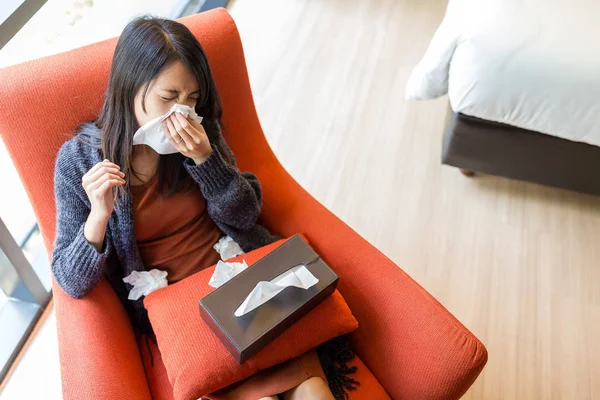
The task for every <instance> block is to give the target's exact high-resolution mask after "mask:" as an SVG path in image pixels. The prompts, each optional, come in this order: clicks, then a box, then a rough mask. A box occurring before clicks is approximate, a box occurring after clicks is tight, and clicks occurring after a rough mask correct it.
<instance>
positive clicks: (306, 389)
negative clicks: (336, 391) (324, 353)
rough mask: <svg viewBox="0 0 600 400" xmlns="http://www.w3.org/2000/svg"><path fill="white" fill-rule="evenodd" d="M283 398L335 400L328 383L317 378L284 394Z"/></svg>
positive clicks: (290, 399)
mask: <svg viewBox="0 0 600 400" xmlns="http://www.w3.org/2000/svg"><path fill="white" fill-rule="evenodd" d="M282 396H283V400H334V397H333V395H332V394H331V391H330V390H329V386H328V385H327V382H325V381H324V380H323V379H321V378H319V377H316V376H315V377H312V378H309V379H307V380H305V381H304V382H302V383H301V384H299V385H298V386H296V387H295V388H292V389H290V390H288V391H287V392H284V393H282Z"/></svg>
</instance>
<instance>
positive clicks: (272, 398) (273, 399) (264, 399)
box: [258, 396, 279, 400]
mask: <svg viewBox="0 0 600 400" xmlns="http://www.w3.org/2000/svg"><path fill="white" fill-rule="evenodd" d="M258 400H279V397H278V396H268V397H261V398H260V399H258Z"/></svg>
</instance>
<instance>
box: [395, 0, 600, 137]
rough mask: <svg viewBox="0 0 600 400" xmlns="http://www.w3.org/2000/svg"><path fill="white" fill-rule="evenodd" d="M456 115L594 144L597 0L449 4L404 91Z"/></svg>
mask: <svg viewBox="0 0 600 400" xmlns="http://www.w3.org/2000/svg"><path fill="white" fill-rule="evenodd" d="M446 93H448V95H449V99H450V104H451V106H452V109H453V110H454V111H455V112H461V113H463V114H466V115H470V116H474V117H478V118H483V119H486V120H490V121H496V122H502V123H506V124H509V125H513V126H517V127H520V128H525V129H530V130H534V131H538V132H541V133H545V134H549V135H553V136H558V137H562V138H565V139H569V140H573V141H577V142H585V143H590V144H593V145H596V146H600V0H450V3H449V5H448V9H447V11H446V16H445V17H444V20H443V22H442V23H441V25H440V27H439V28H438V30H437V31H436V33H435V35H434V37H433V39H432V41H431V43H430V45H429V48H428V49H427V52H426V54H425V55H424V57H423V58H422V60H421V61H420V62H419V63H418V64H417V66H415V68H414V70H413V72H412V74H411V76H410V78H409V81H408V82H407V86H406V97H407V98H408V99H416V100H423V99H431V98H435V97H439V96H442V95H444V94H446Z"/></svg>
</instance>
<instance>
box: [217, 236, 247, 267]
mask: <svg viewBox="0 0 600 400" xmlns="http://www.w3.org/2000/svg"><path fill="white" fill-rule="evenodd" d="M213 249H215V250H216V251H217V252H218V253H219V254H220V255H221V260H223V261H225V260H229V259H230V258H233V257H237V256H239V255H241V254H244V250H242V248H241V247H240V245H239V244H237V243H236V242H234V241H233V239H232V238H230V237H229V236H223V237H222V238H221V239H219V241H218V242H217V243H216V244H215V245H214V246H213Z"/></svg>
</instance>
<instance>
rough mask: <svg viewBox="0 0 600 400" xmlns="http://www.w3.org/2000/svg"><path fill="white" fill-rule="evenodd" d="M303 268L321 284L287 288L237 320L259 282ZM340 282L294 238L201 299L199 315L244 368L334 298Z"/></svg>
mask: <svg viewBox="0 0 600 400" xmlns="http://www.w3.org/2000/svg"><path fill="white" fill-rule="evenodd" d="M299 264H305V265H306V267H307V268H308V270H309V271H310V272H311V273H312V274H313V275H314V276H315V277H316V278H317V279H319V282H318V283H317V284H315V285H314V286H312V287H310V288H309V289H306V290H305V289H300V288H296V287H287V288H285V289H284V290H283V291H282V292H281V293H279V294H278V295H277V296H275V297H274V298H272V299H271V300H269V301H267V302H266V303H265V304H263V305H261V306H260V307H258V308H257V309H255V310H253V311H251V312H249V313H248V314H246V315H243V316H241V317H236V316H235V315H234V312H235V310H236V309H237V308H238V307H239V305H240V304H242V302H243V301H244V299H245V298H246V297H247V296H248V294H250V292H251V291H252V289H254V287H255V286H256V284H257V283H258V282H260V281H270V280H271V279H273V278H275V277H277V276H279V275H280V274H282V273H284V272H285V271H287V270H289V269H290V268H292V267H294V266H296V265H299ZM338 279H339V278H338V276H337V274H336V273H335V272H333V270H332V269H331V268H329V266H328V265H327V264H325V262H323V260H322V259H321V258H320V257H319V255H318V254H317V253H316V252H315V251H314V250H313V249H312V248H311V247H310V246H309V245H308V244H307V243H306V242H305V241H304V239H302V237H301V236H300V235H295V236H293V237H292V238H290V239H289V240H288V241H286V242H285V243H283V244H282V245H281V246H279V247H277V248H276V249H275V250H273V252H271V253H270V254H268V255H267V256H265V257H263V258H261V259H260V260H259V261H257V262H256V263H255V264H254V265H252V266H251V267H250V268H247V269H246V270H244V271H243V272H241V273H240V274H239V275H237V276H236V277H234V278H233V279H231V280H230V281H228V282H226V283H225V284H223V286H221V287H219V288H218V289H216V290H215V291H213V292H212V293H210V294H208V295H207V296H205V297H204V298H203V299H201V300H200V314H201V315H202V318H203V319H204V321H205V322H206V323H207V324H208V326H209V327H210V328H211V329H212V331H213V332H214V333H215V334H216V335H217V337H218V338H219V339H220V340H221V342H222V343H223V344H224V345H225V347H226V348H227V350H229V352H230V353H231V355H232V356H233V357H234V358H235V359H236V361H238V362H239V363H240V364H241V363H243V362H244V361H246V360H247V359H248V358H250V357H251V356H252V355H254V354H255V353H256V352H257V351H258V350H260V349H261V348H263V347H264V346H265V345H267V344H268V343H269V342H270V341H272V340H273V339H274V338H275V337H277V336H278V335H279V334H281V333H282V332H283V331H284V330H285V329H287V328H288V327H290V326H291V325H292V324H293V323H294V322H296V321H297V320H298V319H300V318H301V317H302V316H304V315H305V314H306V313H308V312H309V311H310V310H311V309H312V308H314V307H315V306H316V305H318V304H319V303H320V302H322V301H323V300H324V299H325V298H326V297H327V296H329V295H330V294H331V293H333V291H334V290H335V288H336V286H337V282H338Z"/></svg>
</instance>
